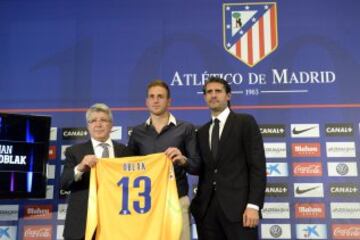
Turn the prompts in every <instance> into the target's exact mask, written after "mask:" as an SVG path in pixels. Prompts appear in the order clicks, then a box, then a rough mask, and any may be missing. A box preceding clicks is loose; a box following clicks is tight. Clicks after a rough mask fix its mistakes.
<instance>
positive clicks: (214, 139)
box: [211, 118, 219, 160]
mask: <svg viewBox="0 0 360 240" xmlns="http://www.w3.org/2000/svg"><path fill="white" fill-rule="evenodd" d="M213 122H214V125H213V128H212V132H211V152H212V155H213V157H214V159H215V160H216V155H217V152H218V146H219V119H217V118H215V119H214V121H213Z"/></svg>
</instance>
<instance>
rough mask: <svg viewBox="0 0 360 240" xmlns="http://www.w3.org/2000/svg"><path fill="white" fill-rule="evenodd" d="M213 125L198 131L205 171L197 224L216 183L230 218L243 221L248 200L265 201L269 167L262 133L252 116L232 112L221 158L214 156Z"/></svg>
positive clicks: (194, 208)
mask: <svg viewBox="0 0 360 240" xmlns="http://www.w3.org/2000/svg"><path fill="white" fill-rule="evenodd" d="M210 125H211V122H209V123H207V124H205V125H204V126H202V127H201V128H200V129H199V131H198V141H199V148H200V154H201V158H202V170H201V173H200V176H199V183H198V190H197V193H196V196H195V198H194V200H193V202H192V204H191V211H192V213H193V215H194V218H195V220H196V221H197V223H201V220H202V218H203V217H204V215H205V213H206V210H207V207H208V204H209V200H210V199H211V194H212V191H213V183H214V182H216V197H217V199H218V202H219V204H220V206H221V208H222V209H223V211H224V213H225V215H226V217H227V218H228V219H229V220H230V221H232V222H238V221H241V222H242V216H243V213H244V210H245V208H246V205H247V203H252V204H255V205H258V206H259V207H260V208H262V206H263V202H264V197H265V187H266V166H265V153H264V147H263V141H262V136H261V133H260V130H259V127H258V125H257V123H256V121H255V119H254V118H253V117H252V116H250V115H247V114H235V113H234V112H230V114H229V116H228V118H227V120H226V123H225V126H224V129H223V132H222V135H221V138H220V142H219V147H218V156H217V159H213V156H212V154H211V151H210V146H209V127H210Z"/></svg>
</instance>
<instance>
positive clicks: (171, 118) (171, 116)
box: [145, 113, 176, 126]
mask: <svg viewBox="0 0 360 240" xmlns="http://www.w3.org/2000/svg"><path fill="white" fill-rule="evenodd" d="M171 123H172V124H174V125H175V126H176V118H175V117H174V115H172V114H171V113H169V121H168V124H167V125H170V124H171ZM145 125H146V126H150V125H151V117H149V118H148V119H147V120H146V122H145Z"/></svg>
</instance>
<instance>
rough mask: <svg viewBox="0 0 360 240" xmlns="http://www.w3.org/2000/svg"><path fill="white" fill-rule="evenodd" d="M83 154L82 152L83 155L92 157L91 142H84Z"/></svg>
mask: <svg viewBox="0 0 360 240" xmlns="http://www.w3.org/2000/svg"><path fill="white" fill-rule="evenodd" d="M83 152H84V155H93V154H95V152H94V148H93V145H92V143H91V140H89V141H87V142H85V144H84V148H83Z"/></svg>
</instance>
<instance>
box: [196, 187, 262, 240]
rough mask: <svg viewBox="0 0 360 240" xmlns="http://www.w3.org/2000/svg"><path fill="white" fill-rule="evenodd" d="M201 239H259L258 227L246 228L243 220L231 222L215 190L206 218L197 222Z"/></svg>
mask: <svg viewBox="0 0 360 240" xmlns="http://www.w3.org/2000/svg"><path fill="white" fill-rule="evenodd" d="M197 224H198V225H197V230H198V237H199V240H257V239H258V228H257V227H256V228H244V227H243V223H242V222H230V221H229V220H228V219H227V217H226V216H225V214H224V212H223V210H222V209H221V206H220V204H219V202H218V200H217V197H216V191H213V194H212V197H211V200H210V203H209V206H208V209H207V212H206V214H205V217H204V219H203V220H202V222H201V223H200V224H199V223H197Z"/></svg>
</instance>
